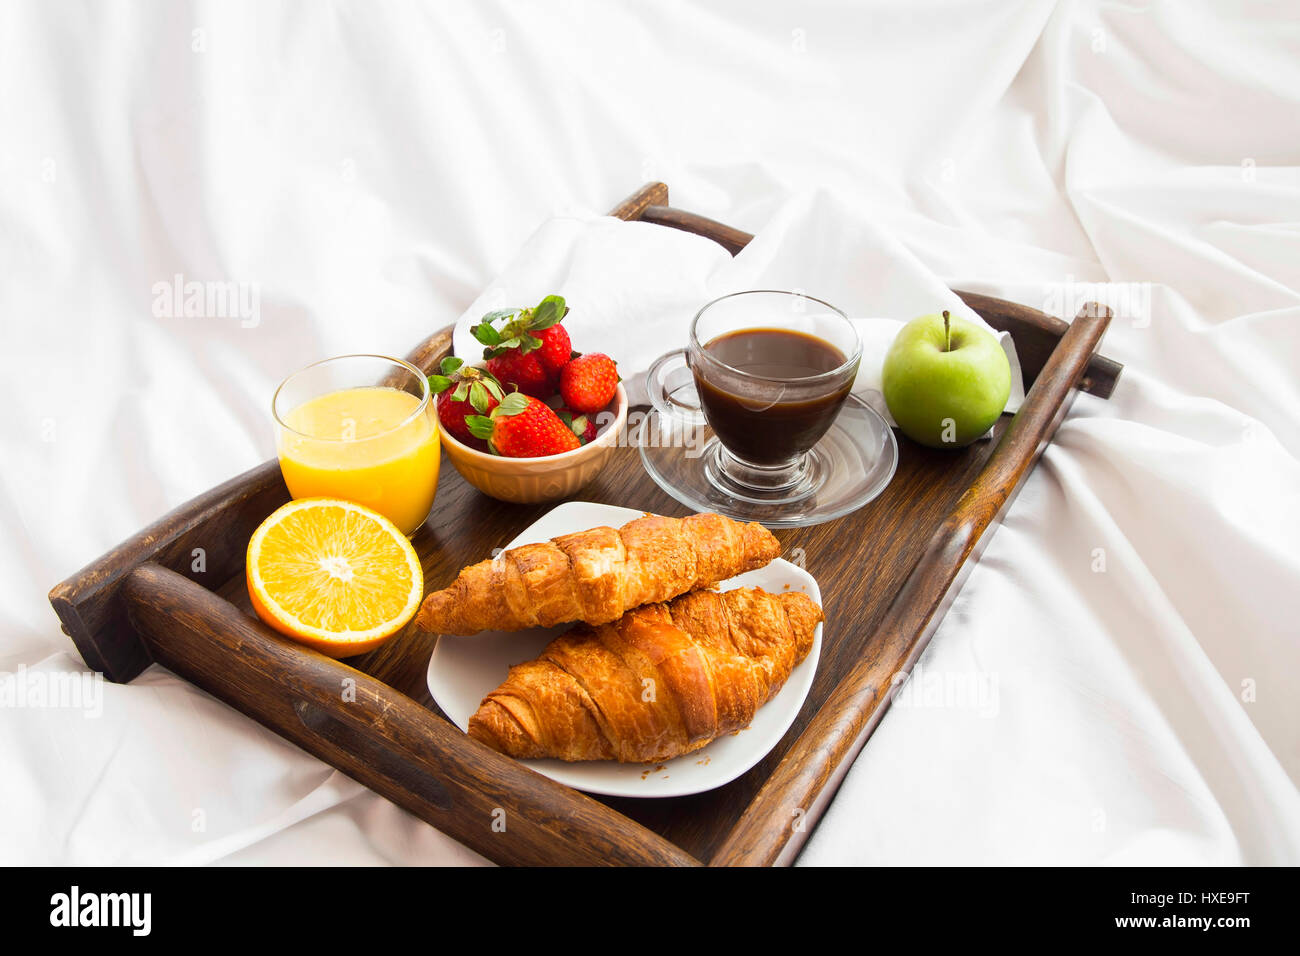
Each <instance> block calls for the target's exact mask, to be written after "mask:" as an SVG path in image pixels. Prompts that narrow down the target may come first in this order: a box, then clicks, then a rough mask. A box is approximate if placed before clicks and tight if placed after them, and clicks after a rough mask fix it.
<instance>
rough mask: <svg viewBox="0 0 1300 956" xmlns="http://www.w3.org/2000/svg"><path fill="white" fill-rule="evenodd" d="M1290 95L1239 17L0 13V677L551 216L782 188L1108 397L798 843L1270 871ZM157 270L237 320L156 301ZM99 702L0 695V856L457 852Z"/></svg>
mask: <svg viewBox="0 0 1300 956" xmlns="http://www.w3.org/2000/svg"><path fill="white" fill-rule="evenodd" d="M1298 100H1300V22H1297V21H1296V19H1295V17H1294V16H1293V15H1292V14H1290V13H1288V12H1287V11H1286V10H1285V9H1284V7H1283V6H1278V5H1273V4H1241V5H1233V6H1228V5H1221V4H1213V5H1212V4H1196V3H1150V4H1120V3H1113V4H1112V3H1103V4H1095V5H1094V4H1062V5H1060V6H1059V7H1058V6H1055V5H1053V4H1051V3H1029V4H1026V3H959V2H953V0H943V2H934V3H913V2H905V0H894V2H887V3H878V4H859V3H849V2H843V3H813V4H800V5H798V6H797V7H795V6H794V5H783V4H776V3H758V4H755V3H742V2H734V3H727V4H710V5H708V6H707V7H706V6H703V5H692V4H672V5H655V6H653V7H650V6H647V5H642V4H632V3H627V4H614V3H589V4H588V3H563V4H560V3H552V4H528V3H509V4H504V3H474V4H468V3H466V4H436V5H435V4H428V5H425V6H420V5H411V4H400V5H399V4H383V5H368V6H365V7H362V6H359V5H350V4H337V5H333V6H329V5H324V4H309V3H301V4H265V3H190V4H185V3H161V2H158V3H139V4H135V5H132V6H111V7H110V6H107V5H100V4H91V3H87V4H73V3H67V2H27V3H11V4H5V5H4V6H3V8H0V122H2V124H3V126H2V128H3V133H0V323H2V331H3V335H4V344H3V346H0V394H2V395H3V405H2V407H3V408H4V410H5V414H4V415H3V416H0V460H2V461H3V465H2V466H0V480H3V487H4V495H3V498H2V499H0V528H2V529H3V534H4V539H5V542H6V543H5V546H4V548H3V549H0V596H2V597H3V600H0V640H2V641H3V643H2V644H0V670H4V671H6V672H10V673H17V672H20V671H22V672H23V673H25V674H26V675H27V678H26V679H28V680H30V681H36V682H39V681H40V680H43V679H45V678H42V677H40V676H38V675H48V674H54V673H75V672H78V671H80V670H81V669H82V665H81V662H80V660H79V658H77V656H76V654H75V651H74V650H73V648H72V646H71V643H70V641H68V639H67V638H66V637H64V636H63V635H62V634H61V633H60V631H59V629H58V626H57V622H56V620H55V618H54V615H53V613H52V612H51V610H50V608H49V606H48V603H47V602H46V600H45V592H46V591H47V590H48V588H49V587H50V586H51V585H52V584H53V583H55V582H56V581H58V580H61V579H62V578H64V577H66V576H67V575H68V574H70V573H71V572H73V571H75V570H76V569H77V568H78V567H80V566H81V565H83V564H84V563H85V562H87V561H89V560H91V559H93V558H94V557H96V556H98V555H99V554H101V553H102V552H104V551H105V550H107V549H108V548H109V547H111V546H112V545H114V544H116V543H118V542H119V541H121V540H122V539H123V538H125V537H126V536H128V535H129V534H131V533H132V532H134V531H135V530H137V529H138V528H140V527H142V526H143V525H144V524H146V523H147V522H149V521H151V520H152V519H154V518H156V517H158V516H159V515H161V514H163V513H165V512H166V511H167V510H169V509H170V508H172V507H174V506H176V505H178V504H180V503H182V502H184V501H185V500H187V499H188V498H190V497H192V496H193V495H195V494H197V493H199V492H201V491H203V490H204V489H206V488H208V487H211V486H212V485H214V484H216V483H217V482H219V481H222V480H224V479H225V478H228V477H230V476H231V475H233V474H235V473H237V472H239V471H241V470H243V469H245V468H248V467H251V466H252V465H255V464H257V463H258V462H261V461H263V460H265V459H266V458H268V457H270V456H271V454H272V452H273V448H272V441H271V432H270V428H269V425H268V420H267V419H268V415H267V405H268V400H269V396H270V393H271V390H272V389H273V387H274V385H275V384H276V382H277V381H278V380H279V379H280V378H281V377H283V375H285V374H287V373H288V372H290V371H292V370H293V369H294V368H296V367H298V366H300V365H302V364H304V363H305V362H307V361H309V360H311V359H314V358H317V357H321V356H325V355H330V354H338V353H342V352H349V351H363V350H364V351H378V352H387V353H401V352H403V351H405V349H406V348H408V347H409V346H410V344H411V343H413V342H414V341H417V340H418V339H419V338H420V337H421V336H423V335H424V334H426V333H427V332H429V331H430V330H432V329H433V328H435V327H438V326H441V325H444V324H447V323H449V322H451V321H453V320H454V319H455V318H456V317H457V316H458V315H460V314H461V313H462V312H463V311H464V310H465V309H466V308H467V307H468V306H469V305H470V303H471V302H472V301H473V300H474V299H475V298H476V297H478V296H479V295H480V294H482V293H483V292H484V290H485V289H486V288H488V287H489V286H490V284H491V283H492V282H493V279H494V277H495V276H497V275H498V274H499V273H500V272H501V271H502V270H503V269H504V268H505V266H506V265H507V264H508V263H509V262H510V261H511V259H512V258H513V256H514V254H515V253H516V252H517V250H518V249H519V248H520V246H521V245H522V244H523V242H524V241H525V239H527V237H528V236H529V235H530V234H531V233H532V232H533V231H534V230H535V229H536V228H537V226H538V225H539V224H540V223H542V222H543V221H545V220H546V219H548V218H550V217H552V216H555V215H564V214H567V213H581V214H587V213H589V212H591V211H600V210H604V209H606V208H608V207H609V206H610V205H611V204H612V203H613V202H614V201H616V200H617V199H619V198H621V197H622V196H623V195H625V194H626V193H628V192H629V191H631V189H633V188H635V187H636V186H638V185H639V184H640V183H641V182H643V181H646V180H649V179H662V180H665V181H666V182H668V183H669V184H670V186H671V187H672V190H673V200H674V203H675V204H677V205H680V206H682V207H684V208H688V209H692V210H695V211H698V212H702V213H704V214H706V215H710V216H713V217H714V218H717V219H720V220H722V221H725V222H729V223H732V224H734V225H736V226H739V227H742V228H745V229H749V230H751V231H758V230H761V229H762V228H763V227H764V225H765V224H766V223H767V222H768V221H769V220H770V219H771V217H772V216H773V215H774V214H775V213H776V211H777V210H778V209H779V208H781V206H782V204H783V203H785V202H787V201H788V200H789V199H790V197H791V196H794V195H796V194H797V193H799V192H801V191H802V190H805V189H808V188H810V187H822V188H824V189H825V190H826V191H827V192H828V194H830V195H832V196H834V197H836V199H837V200H838V201H839V202H840V203H842V204H843V208H844V209H845V210H847V211H850V212H852V213H853V214H854V215H858V216H860V217H862V218H863V219H866V220H869V221H870V222H872V223H873V224H875V225H876V226H877V227H878V228H880V229H881V230H883V231H885V232H887V233H888V234H890V235H892V236H893V237H895V238H896V239H897V241H898V242H899V243H901V244H902V245H903V246H904V247H906V249H907V250H909V251H910V253H911V254H912V255H914V256H915V257H916V259H917V260H918V261H919V262H920V263H922V264H923V265H924V266H925V267H926V268H927V269H929V270H931V271H932V272H934V273H935V274H937V275H938V276H940V277H942V278H943V280H944V281H945V282H947V283H948V284H949V285H952V286H956V287H960V288H967V289H976V290H980V291H985V292H989V293H991V294H995V295H1000V296H1003V297H1006V298H1010V299H1014V300H1016V301H1020V302H1024V303H1026V304H1029V305H1032V306H1035V307H1047V308H1050V309H1052V310H1053V311H1057V312H1064V313H1067V314H1068V313H1069V312H1070V309H1069V304H1070V303H1071V302H1075V301H1078V300H1079V299H1082V298H1086V297H1090V296H1092V297H1095V296H1097V295H1104V296H1106V297H1109V298H1110V299H1111V300H1112V303H1113V304H1114V305H1116V307H1117V311H1118V313H1119V314H1118V316H1117V318H1116V321H1115V322H1114V323H1113V325H1112V330H1111V332H1110V334H1109V336H1108V338H1107V341H1106V343H1105V345H1104V350H1105V352H1106V353H1107V354H1109V355H1111V356H1113V357H1115V358H1116V359H1118V360H1119V361H1121V362H1123V363H1124V364H1125V365H1126V370H1125V372H1124V376H1123V379H1122V380H1121V384H1120V387H1119V388H1118V389H1117V391H1116V393H1115V395H1114V397H1113V399H1112V400H1111V401H1109V402H1103V401H1100V400H1097V399H1094V398H1092V397H1090V396H1087V395H1084V396H1080V398H1079V399H1078V401H1077V402H1076V404H1075V406H1074V411H1073V413H1072V415H1071V417H1070V418H1069V419H1068V420H1067V421H1066V422H1065V424H1064V425H1063V426H1062V429H1061V431H1060V433H1059V434H1058V437H1057V439H1056V441H1055V442H1054V443H1053V445H1052V446H1050V447H1049V449H1048V450H1047V452H1046V454H1045V456H1044V458H1043V460H1042V463H1041V464H1040V465H1039V467H1038V468H1037V469H1036V471H1035V472H1034V473H1033V475H1032V476H1031V477H1030V479H1029V481H1028V483H1027V484H1026V486H1025V489H1024V491H1023V493H1022V494H1021V496H1020V498H1019V499H1018V500H1017V502H1016V505H1015V507H1014V509H1013V510H1012V511H1011V513H1010V515H1009V517H1008V519H1007V521H1006V522H1005V524H1004V525H1003V526H1002V527H1001V529H1000V530H999V531H998V532H997V534H996V536H995V537H994V539H993V540H992V542H991V544H990V546H989V548H988V550H987V552H986V553H985V555H984V557H983V559H982V561H981V562H980V564H979V565H978V567H977V568H976V569H975V571H974V572H973V573H972V575H971V577H970V579H969V581H968V582H967V584H966V587H965V589H964V590H963V591H962V593H961V596H960V597H959V599H958V601H957V602H956V604H955V606H954V607H953V609H952V610H951V612H950V613H949V615H948V617H947V619H946V620H945V622H944V624H943V625H942V627H941V629H940V630H939V632H938V634H937V635H936V637H935V639H934V641H933V643H932V645H931V647H930V649H929V650H928V651H927V653H926V655H925V656H924V658H923V659H922V662H921V667H920V669H919V671H918V673H917V674H916V675H914V678H913V681H914V685H915V686H914V692H913V693H911V694H910V695H906V694H905V695H903V696H902V697H901V698H900V699H899V701H898V702H897V703H896V704H895V706H894V707H893V708H892V709H891V711H890V713H889V714H888V715H887V716H886V717H885V719H884V721H883V722H882V724H881V726H880V728H879V730H878V731H877V732H876V734H875V736H874V737H873V738H872V740H871V742H870V744H869V746H868V747H867V749H866V750H865V751H864V752H863V754H862V756H861V757H860V758H859V760H858V761H857V763H856V765H855V766H854V768H853V770H852V771H851V772H850V774H849V776H848V778H847V779H846V781H845V784H844V786H843V788H842V789H841V791H840V793H839V796H838V797H837V798H836V800H835V802H834V803H833V805H832V806H831V808H830V810H829V812H828V813H827V815H826V817H825V819H824V820H823V822H822V824H821V826H820V827H819V829H818V830H817V832H816V833H815V834H814V836H813V837H812V839H811V840H810V842H809V844H808V846H807V848H806V850H805V852H804V854H803V856H802V858H801V862H802V863H806V864H830V863H857V864H878V863H904V864H906V863H930V862H955V863H1011V862H1049V863H1057V862H1059V863H1139V862H1141V863H1162V862H1174V863H1184V862H1185V863H1292V864H1294V863H1297V862H1300V796H1298V795H1297V790H1296V781H1297V780H1298V779H1300V720H1298V719H1297V716H1298V715H1300V705H1298V704H1297V700H1298V696H1297V692H1298V690H1300V688H1298V687H1297V682H1298V681H1297V674H1298V673H1300V667H1298V666H1297V665H1300V625H1298V624H1297V621H1298V620H1300V548H1298V547H1297V543H1296V542H1297V540H1300V462H1298V461H1297V456H1300V384H1298V382H1300V325H1298V323H1297V320H1300V155H1298V152H1300V147H1298V146H1297V144H1300V108H1298V106H1300V103H1298V102H1297V101H1298ZM177 274H179V275H181V276H183V277H184V279H185V280H187V281H188V280H195V281H205V282H206V281H212V282H227V281H234V282H242V283H250V284H256V285H255V286H253V285H250V286H248V288H250V289H251V288H254V287H255V288H256V289H257V290H258V292H259V299H258V303H257V309H256V310H255V314H252V313H250V314H249V315H247V316H245V318H244V320H243V321H241V320H240V318H239V317H236V318H219V317H214V316H208V317H196V318H184V317H168V316H165V315H163V316H160V315H158V314H156V310H155V305H156V301H157V298H158V295H157V291H156V289H155V285H156V284H157V283H159V282H163V283H166V282H169V281H171V280H172V278H173V277H174V276H175V275H177ZM1104 282H1110V283H1112V285H1110V286H1109V287H1105V288H1098V287H1095V286H1093V284H1094V283H1104ZM809 291H810V292H811V291H812V290H809ZM102 694H103V696H102V700H101V704H102V706H101V707H100V708H99V713H98V714H97V715H86V714H84V713H82V712H81V711H77V710H74V709H52V708H35V707H21V706H5V707H0V760H3V762H4V766H5V768H6V772H5V773H3V774H0V807H2V808H3V813H0V848H2V849H0V861H3V862H24V863H27V862H30V863H111V862H140V863H145V862H150V863H153V862H176V863H207V862H217V863H272V862H307V863H321V864H327V863H328V864H336V863H423V864H451V863H462V862H477V861H478V858H477V857H476V856H475V855H474V854H473V853H471V852H469V851H467V850H466V849H465V848H463V847H461V846H460V845H459V844H457V843H456V842H455V841H452V840H450V839H448V838H446V837H445V836H443V835H442V834H439V833H438V832H437V831H435V830H433V829H431V828H429V827H427V826H425V825H424V824H422V823H420V822H419V821H417V820H415V819H414V818H412V817H411V816H409V815H408V814H406V813H404V812H402V811H400V810H398V809H396V808H395V807H394V806H393V805H391V804H389V803H387V802H386V801H384V800H383V799H382V798H380V797H378V796H376V795H374V794H372V793H370V792H368V791H366V790H365V789H364V788H362V787H360V786H359V785H357V784H355V783H354V782H352V781H350V780H347V779H346V778H343V777H342V776H341V775H339V774H337V773H335V772H333V771H332V770H331V769H330V768H328V767H327V766H324V765H322V764H321V763H320V762H318V761H316V760H315V759H314V758H312V757H310V756H308V755H306V754H303V753H302V752H300V751H298V750H297V749H296V748H294V747H292V746H291V745H289V744H287V743H285V742H284V741H282V740H280V739H279V738H278V737H276V736H275V735H274V734H272V733H270V732H269V731H266V730H264V729H263V728H261V727H260V726H258V725H256V724H254V723H252V722H251V721H248V720H246V719H245V718H243V717H241V716H239V715H238V714H236V713H235V712H234V711H232V710H230V709H229V708H227V707H225V706H224V705H223V704H221V703H219V702H217V701H215V700H213V699H212V698H210V697H208V696H207V695H205V694H203V693H201V692H199V691H197V690H196V689H194V688H192V687H191V686H189V685H188V684H186V683H185V682H183V681H180V680H178V679H177V678H175V677H173V676H172V675H170V674H168V673H166V672H165V671H162V670H160V669H156V668H155V669H152V670H150V671H149V672H148V673H147V674H145V675H144V676H143V677H142V678H140V679H139V680H137V681H136V682H134V683H132V684H131V685H127V686H112V685H106V686H104V687H103V688H102Z"/></svg>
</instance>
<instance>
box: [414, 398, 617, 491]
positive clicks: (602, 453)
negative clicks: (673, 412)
mask: <svg viewBox="0 0 1300 956" xmlns="http://www.w3.org/2000/svg"><path fill="white" fill-rule="evenodd" d="M613 410H614V413H615V414H614V420H613V421H612V422H610V423H609V424H607V425H605V426H604V428H602V429H601V430H600V432H599V433H598V434H597V435H596V437H595V438H593V439H592V440H591V441H590V442H588V443H587V444H585V445H583V446H582V447H581V448H575V449H573V451H566V452H563V453H562V454H559V455H547V456H546V457H545V458H504V457H502V456H500V455H491V454H488V453H487V452H484V451H478V450H477V449H474V448H470V447H469V446H468V445H465V444H462V443H461V442H460V441H458V440H457V439H456V438H454V437H453V436H452V435H450V434H449V433H448V432H447V429H445V428H443V427H442V422H439V423H438V431H439V433H440V436H441V438H442V447H443V450H444V451H445V452H446V453H447V457H448V458H450V459H451V463H452V464H453V465H454V466H455V468H456V470H457V471H458V472H460V474H461V477H463V478H464V479H465V480H466V481H468V482H469V483H470V484H471V485H473V486H474V487H475V488H477V489H478V490H479V491H481V492H483V494H485V495H490V496H491V497H493V498H497V499H499V500H501V501H513V502H516V503H519V504H532V503H535V502H538V501H554V500H555V499H557V498H567V497H568V496H569V495H571V494H573V493H574V492H576V491H577V490H578V489H579V488H581V487H582V486H583V485H585V484H587V483H588V482H590V481H591V480H592V479H593V478H595V477H596V475H597V474H598V473H599V472H600V470H601V469H602V468H603V467H605V463H606V462H607V461H608V460H609V456H610V454H611V453H612V452H613V451H614V449H615V448H616V447H617V446H618V441H619V436H620V435H622V434H623V431H624V426H625V425H626V424H627V392H625V391H624V390H623V385H622V383H619V386H618V391H617V393H615V395H614V403H613ZM598 420H599V419H598Z"/></svg>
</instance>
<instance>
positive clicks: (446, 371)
mask: <svg viewBox="0 0 1300 956" xmlns="http://www.w3.org/2000/svg"><path fill="white" fill-rule="evenodd" d="M464 364H465V360H464V359H461V358H456V356H454V355H448V356H447V357H446V358H445V359H443V360H442V363H441V365H439V368H440V369H442V374H443V375H451V374H452V373H453V372H455V371H456V369H458V368H460V367H461V366H462V365H464Z"/></svg>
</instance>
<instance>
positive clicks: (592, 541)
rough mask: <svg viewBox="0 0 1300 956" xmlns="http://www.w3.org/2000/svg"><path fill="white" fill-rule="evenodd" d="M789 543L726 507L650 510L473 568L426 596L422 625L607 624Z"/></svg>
mask: <svg viewBox="0 0 1300 956" xmlns="http://www.w3.org/2000/svg"><path fill="white" fill-rule="evenodd" d="M780 551H781V547H780V545H779V544H778V543H777V540H776V538H774V537H773V536H772V532H770V531H768V530H767V529H766V528H764V527H763V526H762V525H760V524H754V523H751V524H742V523H740V522H738V521H732V520H731V519H730V518H724V517H723V516H722V515H716V514H709V513H705V514H696V515H691V516H690V517H688V518H662V517H659V516H657V515H647V516H646V517H644V518H637V519H636V520H635V521H630V522H628V523H627V524H625V525H624V526H623V527H622V528H619V529H615V528H608V527H601V528H592V529H590V530H588V531H579V532H577V533H575V534H566V535H562V536H560V537H558V538H552V539H551V540H550V541H544V542H542V543H541V544H526V545H524V546H522V547H519V548H511V549H510V550H509V551H505V552H503V553H501V554H500V555H498V556H497V557H496V558H493V559H492V560H490V561H480V562H479V563H478V564H474V565H471V566H470V567H468V568H465V569H464V570H463V571H461V572H460V574H459V575H458V576H457V577H456V580H455V581H454V582H453V583H452V584H451V586H450V587H446V588H443V589H442V590H441V591H435V592H433V593H432V594H430V595H429V596H428V597H426V598H425V599H424V603H423V605H421V607H420V613H419V615H418V616H417V617H416V619H415V624H416V627H419V628H421V629H422V630H425V631H430V632H432V633H435V634H462V635H467V634H477V633H478V632H479V631H488V630H492V631H519V630H523V629H524V628H529V627H552V626H554V625H556V624H565V623H568V622H571V621H583V622H585V623H587V624H604V623H607V622H609V621H616V620H618V618H619V617H620V616H621V615H622V614H623V612H624V611H626V610H628V609H630V608H634V607H638V606H640V605H642V604H652V603H655V602H659V601H667V600H669V599H670V598H674V597H676V596H677V595H679V594H685V593H686V592H687V591H691V590H694V589H696V588H703V587H712V586H713V585H715V584H717V583H719V582H720V581H724V580H726V579H727V578H730V577H733V576H735V575H737V574H741V573H743V572H745V571H752V570H753V569H754V568H761V567H762V566H763V565H765V564H767V563H768V562H770V561H771V560H772V559H773V558H775V557H776V556H777V555H778V554H779V553H780Z"/></svg>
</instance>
